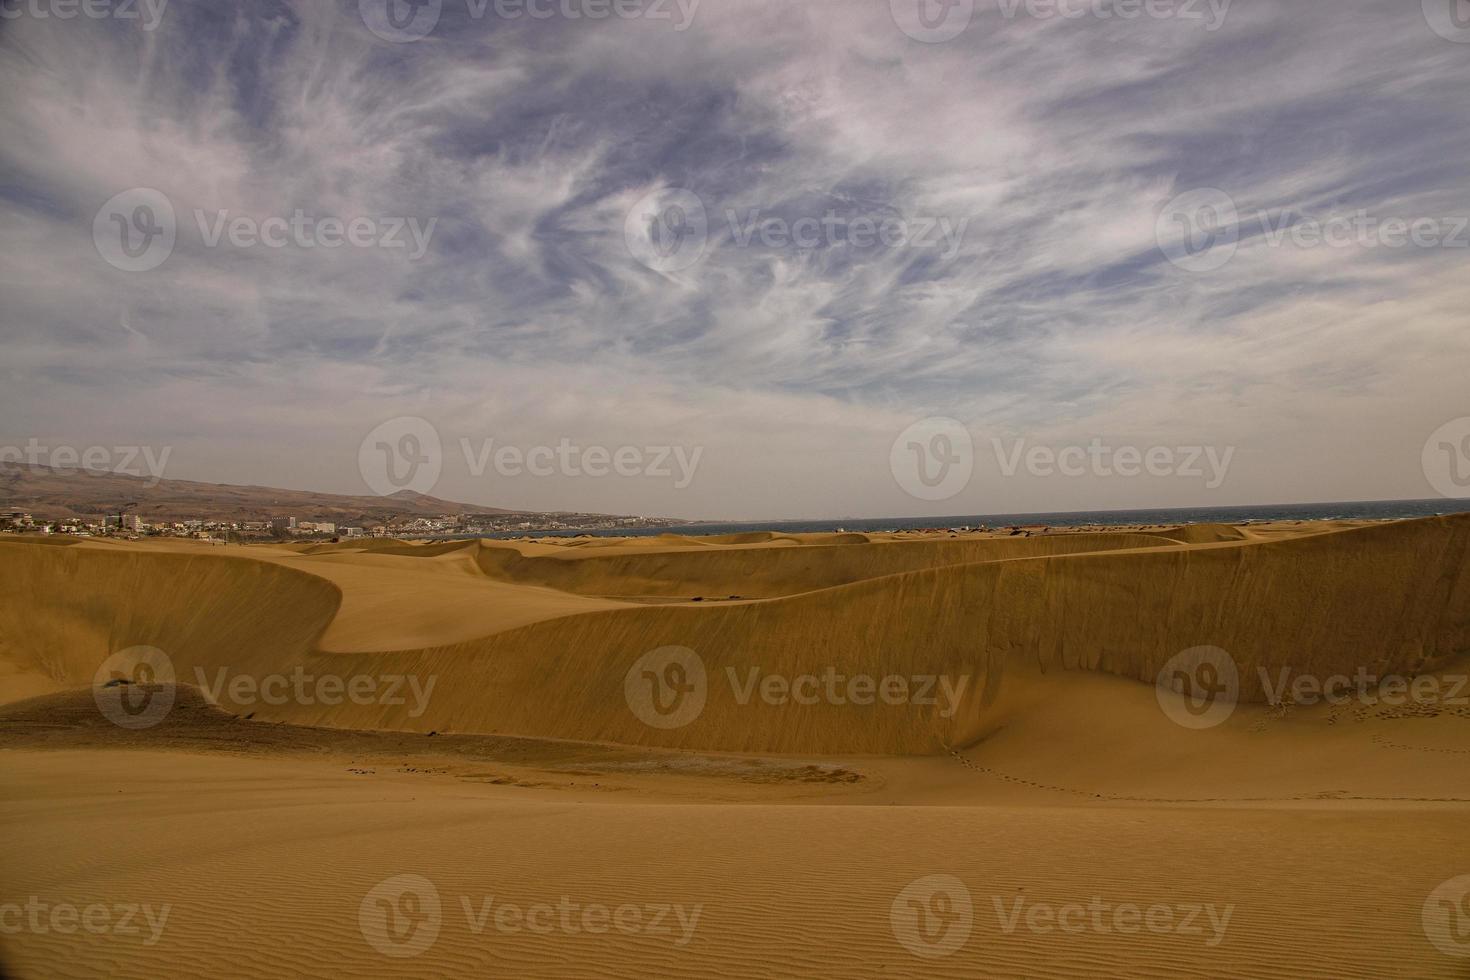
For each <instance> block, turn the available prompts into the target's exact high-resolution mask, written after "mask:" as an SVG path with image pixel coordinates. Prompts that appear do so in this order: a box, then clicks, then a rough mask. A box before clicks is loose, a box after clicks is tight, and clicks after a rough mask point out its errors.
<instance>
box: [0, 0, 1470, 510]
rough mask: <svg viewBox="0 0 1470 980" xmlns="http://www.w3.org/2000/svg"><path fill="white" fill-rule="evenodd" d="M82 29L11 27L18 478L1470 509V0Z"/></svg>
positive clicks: (942, 7) (270, 9)
mask: <svg viewBox="0 0 1470 980" xmlns="http://www.w3.org/2000/svg"><path fill="white" fill-rule="evenodd" d="M87 3H88V5H89V6H86V7H82V6H81V4H80V3H79V2H76V3H68V0H0V133H3V134H4V136H3V139H0V340H3V348H0V349H3V357H0V455H4V454H5V453H6V452H7V449H9V450H12V452H11V456H12V458H13V457H14V456H15V452H14V450H16V449H21V450H23V449H24V447H26V446H27V445H30V446H31V447H32V449H33V451H36V447H40V449H39V451H40V452H41V453H42V458H41V460H40V461H41V462H46V461H48V459H50V458H52V457H51V456H49V455H46V454H54V452H55V451H56V449H57V448H58V447H71V449H72V450H73V451H75V452H77V453H81V452H84V451H85V450H88V449H92V448H94V447H101V449H102V450H103V452H104V454H105V458H106V459H107V460H108V461H109V462H108V464H107V465H112V464H113V463H114V462H120V461H122V460H123V459H124V457H125V456H126V455H127V453H126V452H125V450H126V449H128V448H129V447H147V448H149V449H150V450H151V456H143V457H141V458H144V459H148V458H151V459H155V460H157V459H160V458H166V460H167V463H166V466H165V467H163V469H164V472H162V473H161V474H155V475H162V476H165V477H168V478H177V479H191V480H205V481H212V482H222V483H245V484H256V485H270V486H282V487H289V488H295V489H310V490H320V491H325V492H337V493H385V492H393V491H394V490H397V489H404V488H407V489H412V490H417V491H419V492H431V493H433V494H434V495H436V496H439V497H444V498H448V499H453V500H461V501H466V502H470V503H476V504H483V505H490V506H499V507H507V508H513V509H531V510H578V511H599V512H610V513H624V514H647V515H661V516H672V517H681V518H707V519H719V520H767V519H778V518H792V519H817V518H840V517H883V516H928V515H933V516H940V515H955V514H985V513H1022V512H1049V511H1064V510H1095V509H1109V508H1117V509H1121V508H1135V507H1136V508H1145V507H1166V506H1178V507H1191V506H1224V505H1232V504H1252V503H1276V502H1282V503H1286V502H1305V501H1341V500H1369V499H1396V498H1425V497H1432V496H1435V495H1436V494H1445V495H1455V494H1459V495H1462V496H1463V495H1470V386H1467V376H1470V371H1467V369H1470V330H1467V327H1470V315H1467V310H1470V275H1467V271H1470V231H1467V230H1466V225H1467V224H1470V195H1467V190H1470V99H1467V98H1466V97H1465V93H1466V92H1467V91H1470V3H1466V2H1464V0H1442V2H1441V0H1424V3H1423V4H1422V5H1421V3H1420V2H1419V0H1291V2H1289V3H1283V2H1268V0H1235V2H1233V3H1231V2H1227V0H1213V2H1210V0H1147V2H1145V0H1131V2H1130V0H1116V2H1115V0H1054V2H1053V0H1025V2H1022V0H891V2H889V0H881V2H871V0H841V2H830V3H829V2H822V0H816V2H792V0H780V2H764V0H702V2H700V0H682V3H681V2H676V0H616V3H614V0H498V2H480V0H421V2H420V3H419V4H418V5H417V6H410V5H409V4H407V3H405V2H403V0H361V2H360V3H359V2H357V0H351V2H332V0H316V2H305V0H303V2H300V3H288V2H256V3H250V2H242V3H239V4H233V3H231V4H224V3H218V2H195V0H136V2H134V0H87ZM68 14H69V15H70V16H66V15H68ZM349 229H350V230H351V231H350V234H349ZM68 458H69V457H68ZM94 458H96V459H103V458H104V455H97V456H95V457H94ZM137 458H139V457H138V456H137V455H136V454H135V457H134V461H133V462H132V465H134V466H136V465H138V464H137V463H136V459H137Z"/></svg>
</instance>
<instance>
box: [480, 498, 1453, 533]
mask: <svg viewBox="0 0 1470 980" xmlns="http://www.w3.org/2000/svg"><path fill="white" fill-rule="evenodd" d="M1466 511H1470V501H1466V500H1448V499H1445V498H1437V499H1434V500H1371V501H1358V502H1350V503H1331V504H1257V505H1252V506H1247V507H1185V508H1178V509H1153V510H1090V511H1071V512H1064V513H1046V514H970V515H965V516H959V517H881V518H857V517H852V518H842V519H838V520H824V521H742V522H723V523H722V522H700V523H695V524H679V525H674V526H669V527H641V528H632V529H616V528H612V529H606V530H595V531H501V532H496V533H494V534H488V535H485V537H491V538H521V537H527V536H529V537H536V538H540V537H575V536H577V535H579V534H587V535H593V536H595V537H649V536H652V535H657V534H667V533H670V532H672V533H675V534H738V533H740V532H742V531H777V532H785V533H799V532H809V531H837V530H846V531H907V530H917V529H921V528H947V527H978V526H980V525H986V526H988V527H1013V526H1016V525H1022V524H1045V525H1046V526H1048V527H1081V526H1085V525H1091V524H1239V523H1242V522H1245V521H1328V520H1346V519H1362V520H1395V519H1401V518H1407V517H1434V516H1436V515H1438V514H1457V513H1462V512H1466Z"/></svg>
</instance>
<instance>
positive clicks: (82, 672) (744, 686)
mask: <svg viewBox="0 0 1470 980" xmlns="http://www.w3.org/2000/svg"><path fill="white" fill-rule="evenodd" d="M1201 536H1202V537H1205V538H1207V539H1209V541H1208V542H1207V543H1201V544H1197V545H1192V546H1184V545H1180V544H1179V543H1177V542H1174V541H1172V540H1171V539H1168V538H1163V537H1160V536H1155V535H1140V534H1098V535H1087V534H1075V535H1055V536H1041V537H1032V538H976V539H973V540H967V539H960V540H949V539H941V540H918V541H896V540H887V541H880V542H869V543H865V544H843V545H837V546H824V545H822V544H819V543H817V542H815V541H813V542H811V543H806V544H803V545H802V546H801V547H799V548H767V547H762V546H760V545H759V544H756V545H727V546H718V545H709V544H704V545H701V546H698V547H694V548H691V547H688V546H687V545H684V544H683V543H682V542H680V543H679V544H678V545H676V546H674V547H673V548H672V549H671V550H663V549H660V548H657V547H650V546H649V545H648V544H646V543H639V544H636V545H629V546H628V547H626V548H623V549H609V550H607V551H603V552H587V551H582V550H580V549H579V550H577V551H573V552H564V553H558V554H555V555H552V554H549V553H548V551H550V549H551V548H552V547H559V546H547V545H530V546H527V545H521V544H501V543H494V544H481V545H476V544H473V543H471V544H469V545H455V546H448V545H446V546H433V547H428V548H422V549H421V550H419V551H417V552H413V551H412V549H411V547H410V548H409V549H408V550H404V549H396V550H394V551H390V552H388V553H383V552H376V551H369V552H363V553H360V554H354V553H351V552H346V551H342V550H337V551H332V552H327V553H321V554H311V555H298V556H292V555H289V554H288V553H285V552H281V551H272V550H269V549H248V550H247V552H246V553H247V554H249V555H252V556H254V560H251V559H246V558H224V557H216V556H212V555H211V556H206V555H174V554H156V553H144V552H129V551H124V550H118V549H115V548H113V549H102V548H89V547H82V548H71V549H55V548H39V549H38V548H33V547H30V546H28V545H25V544H7V545H4V548H5V549H6V550H7V554H9V555H11V556H13V557H12V558H10V559H9V560H7V561H6V562H5V563H4V569H3V571H0V586H3V588H4V593H3V594H4V596H5V597H6V598H5V599H4V600H3V603H4V605H3V606H0V608H3V609H4V611H5V612H6V614H7V615H8V616H12V617H14V621H16V622H18V623H20V624H22V626H23V627H24V628H23V629H21V630H19V631H17V632H16V634H15V635H14V637H13V638H12V639H10V640H9V641H8V645H7V647H6V650H5V659H6V660H8V661H9V662H10V663H11V664H12V666H13V667H14V668H15V669H16V670H18V671H19V672H21V673H22V674H24V675H26V676H28V677H29V676H32V675H39V676H42V677H46V678H49V679H50V680H51V681H52V682H54V683H55V684H56V685H63V684H66V683H73V684H75V683H82V682H85V681H86V680H88V679H89V678H90V676H91V672H92V671H93V670H94V669H95V668H96V666H97V664H98V663H100V662H101V660H102V659H103V658H104V657H105V656H107V655H108V654H109V653H111V652H112V651H114V650H116V649H119V648H121V647H123V646H130V645H134V644H145V643H146V644H149V645H152V646H157V647H159V648H161V649H163V650H165V651H167V652H168V653H169V656H170V657H172V658H173V660H174V662H175V664H176V665H177V667H178V669H179V670H180V672H181V676H183V677H185V678H189V677H198V676H203V674H201V673H200V672H201V671H202V672H204V674H208V673H211V672H216V671H218V670H219V669H221V668H228V669H229V670H231V671H239V672H246V673H259V672H261V671H270V670H276V671H279V670H283V669H287V668H292V667H295V666H297V665H300V666H302V667H304V668H305V669H306V670H308V671H313V672H328V671H330V672H336V673H341V674H365V675H381V674H389V673H393V674H404V673H409V672H412V673H415V674H420V675H426V676H433V677H435V678H437V679H438V684H439V685H440V686H439V688H438V690H437V692H436V694H435V696H434V698H433V700H432V703H431V704H430V705H429V706H428V708H427V709H426V710H425V711H423V713H421V714H418V715H415V716H413V717H410V715H409V706H407V705H398V706H385V705H379V704H372V705H359V704H343V705H336V706H330V707H329V706H325V705H321V704H314V705H299V704H288V705H281V706H263V707H261V708H260V712H261V714H262V716H263V717H268V718H273V719H277V720H283V721H292V722H297V723H304V724H313V725H333V726H339V727H356V728H383V729H406V730H416V731H430V730H438V731H444V730H452V731H459V732H500V733H506V732H511V733H518V734H525V735H533V736H538V737H551V738H570V739H577V740H589V741H611V742H620V743H625V744H635V745H663V746H668V747H673V748H695V749H719V750H738V751H759V752H823V753H831V752H852V753H884V754H886V753H922V754H930V753H938V752H943V751H945V750H946V749H947V748H949V747H954V746H965V745H967V744H969V743H971V742H974V741H975V740H977V739H980V738H982V737H984V736H985V735H986V734H987V733H989V732H991V731H994V730H995V729H996V728H997V726H999V725H1002V724H1004V723H1005V722H1006V720H1007V719H1008V718H1009V717H1010V715H1009V712H1010V710H1011V708H1010V704H1009V699H1008V697H1007V694H1008V692H1009V691H1010V690H1011V689H1013V688H1018V687H1020V686H1023V685H1025V684H1030V683H1040V682H1042V679H1043V678H1045V677H1048V676H1052V675H1055V674H1057V673H1059V672H1065V671H1099V672H1104V673H1110V674H1115V675H1118V676H1122V677H1126V678H1130V679H1133V680H1135V681H1141V682H1144V683H1152V681H1153V680H1154V678H1155V677H1156V675H1157V674H1158V672H1159V670H1160V669H1161V668H1162V667H1163V666H1164V664H1165V663H1166V662H1167V661H1169V660H1170V658H1171V657H1174V656H1175V655H1176V654H1178V653H1180V652H1181V651H1183V650H1186V649H1190V648H1194V647H1200V646H1212V647H1218V648H1222V649H1224V650H1226V651H1228V652H1229V653H1230V655H1231V656H1232V657H1233V658H1234V659H1235V661H1236V662H1237V663H1238V665H1239V668H1240V680H1241V697H1242V699H1243V700H1245V701H1261V700H1263V699H1264V695H1265V692H1264V690H1263V687H1262V683H1261V675H1260V670H1262V669H1264V670H1266V671H1267V672H1268V673H1274V672H1277V671H1279V670H1280V669H1282V668H1291V669H1294V670H1297V671H1313V672H1316V673H1337V672H1346V673H1351V672H1353V671H1355V670H1356V669H1358V668H1359V667H1362V668H1365V669H1368V670H1370V671H1373V672H1375V673H1377V674H1385V673H1405V674H1410V675H1412V674H1415V673H1419V672H1424V671H1432V670H1436V669H1439V668H1441V667H1443V666H1444V665H1446V664H1448V663H1450V662H1451V660H1452V659H1453V658H1454V657H1455V656H1456V655H1458V654H1461V653H1463V652H1465V651H1467V650H1470V575H1467V567H1470V566H1467V562H1466V548H1467V546H1470V518H1467V517H1457V518H1436V519H1430V520H1424V521H1415V522H1405V523H1400V524H1394V525H1386V526H1377V527H1368V528H1360V529H1353V530H1344V531H1336V532H1333V533H1327V534H1318V535H1302V536H1297V537H1293V538H1288V539H1284V540H1272V541H1259V542H1258V541H1254V540H1251V539H1234V540H1229V539H1228V535H1225V534H1223V533H1221V532H1220V531H1218V530H1213V529H1207V530H1206V532H1205V533H1204V534H1203V535H1201ZM1222 537H1223V538H1226V539H1227V540H1224V541H1221V540H1218V539H1220V538H1222ZM411 555H416V556H411ZM68 583H70V584H68ZM681 586H682V588H681ZM680 592H682V596H680V595H679V593H680ZM761 594H765V595H774V596H777V597H776V598H771V599H767V600H765V601H758V602H757V601H739V602H705V603H702V604H701V603H692V602H688V601H679V602H666V603H663V604H649V603H647V602H643V603H637V604H618V603H616V602H611V601H609V600H607V599H594V598H590V596H606V595H623V596H629V597H644V598H648V597H658V596H664V597H668V598H671V599H682V598H683V597H691V598H692V597H693V596H701V595H702V596H708V597H711V598H724V597H726V596H734V595H743V596H746V597H750V596H755V595H761ZM81 596H85V597H86V599H85V601H78V599H79V597H81ZM260 609H268V610H269V611H270V614H269V615H268V616H261V615H258V614H257V612H256V611H257V610H260ZM63 641H64V642H63ZM669 646H674V647H682V648H687V649H689V650H691V651H693V652H694V654H695V655H697V658H698V660H699V663H700V664H701V665H702V666H703V668H704V670H705V672H706V678H707V681H708V683H707V695H708V696H707V701H706V704H705V706H704V708H703V710H702V712H700V713H699V715H698V717H697V718H695V719H693V720H692V721H690V722H689V723H688V724H686V725H684V726H682V727H678V728H668V729H665V728H658V727H652V726H650V725H648V724H645V723H644V722H643V721H642V720H640V719H639V718H638V717H637V716H636V715H635V714H634V713H633V712H631V711H630V710H629V708H628V703H627V700H626V697H625V681H626V678H627V674H628V671H629V669H630V667H632V665H633V664H634V662H635V661H637V660H638V658H639V657H640V656H642V655H643V654H645V653H647V652H649V651H652V650H655V649H658V648H663V647H669ZM63 648H64V649H65V651H66V653H65V655H64V656H57V655H56V654H55V653H54V651H56V650H58V649H63ZM829 671H830V672H835V673H836V674H837V675H841V676H844V677H851V676H854V675H860V676H866V677H873V678H878V679H881V678H884V677H888V676H899V677H904V678H918V677H939V678H942V679H948V680H949V681H950V683H951V688H950V694H951V695H952V696H951V698H950V702H952V703H946V702H945V701H943V699H940V700H939V701H938V702H937V703H935V704H932V705H919V704H912V703H904V704H901V705H890V704H878V703H875V704H872V705H867V706H865V707H857V706H854V705H851V704H832V703H817V704H813V705H809V706H797V705H793V704H791V703H789V702H788V703H785V704H772V703H767V701H766V700H764V699H763V698H761V697H758V696H751V695H750V693H749V685H750V684H752V683H756V682H759V681H761V680H762V679H763V678H764V677H766V676H767V675H769V674H777V675H780V676H781V677H784V678H796V677H800V676H803V675H822V674H823V673H825V672H829ZM936 690H939V688H937V687H936ZM742 691H744V692H745V697H744V699H743V701H742V697H741V695H742ZM940 693H942V691H941V692H940Z"/></svg>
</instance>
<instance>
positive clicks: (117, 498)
mask: <svg viewBox="0 0 1470 980" xmlns="http://www.w3.org/2000/svg"><path fill="white" fill-rule="evenodd" d="M0 509H13V510H25V511H29V512H30V513H31V514H33V515H35V517H37V518H38V519H39V518H45V519H48V520H55V519H60V518H67V517H82V518H93V519H96V518H99V517H101V516H103V515H106V514H116V513H117V512H118V511H119V510H126V511H127V512H128V513H129V514H139V515H141V516H142V518H143V520H145V521H149V522H158V521H181V520H187V519H191V518H198V519H201V520H215V521H263V520H267V519H269V518H271V517H296V518H299V519H301V520H303V521H332V522H334V523H336V524H338V525H339V526H340V525H346V526H354V525H365V524H382V523H386V522H387V521H389V520H393V519H395V518H410V519H411V518H415V517H438V516H441V515H445V514H455V515H459V514H464V515H473V514H483V515H487V516H492V515H498V516H501V517H504V516H507V515H518V514H522V513H525V514H526V516H527V517H536V516H538V515H536V514H533V513H527V512H522V511H510V510H502V509H500V508H496V507H479V506H476V505H473V504H461V503H456V502H455V501H452V500H440V499H439V498H437V497H428V496H425V495H423V494H420V493H414V492H413V491H412V490H400V491H398V492H397V493H395V494H392V495H391V496H387V497H373V496H352V495H349V494H337V493H316V492H313V491H310V490H282V489H280V488H278V487H241V486H232V485H229V484H221V483H197V482H195V481H192V480H159V481H157V482H156V483H155V482H154V481H153V480H151V479H149V478H146V477H141V476H130V475H128V474H125V473H112V472H103V471H97V470H83V469H71V470H66V469H55V468H52V467H47V466H31V465H29V464H26V463H13V462H5V463H0ZM589 516H603V515H589Z"/></svg>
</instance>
